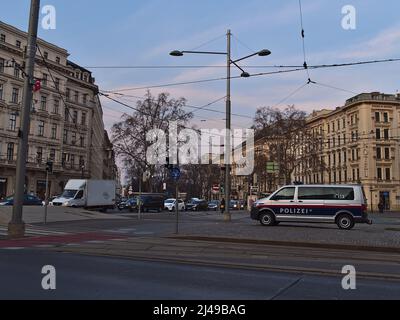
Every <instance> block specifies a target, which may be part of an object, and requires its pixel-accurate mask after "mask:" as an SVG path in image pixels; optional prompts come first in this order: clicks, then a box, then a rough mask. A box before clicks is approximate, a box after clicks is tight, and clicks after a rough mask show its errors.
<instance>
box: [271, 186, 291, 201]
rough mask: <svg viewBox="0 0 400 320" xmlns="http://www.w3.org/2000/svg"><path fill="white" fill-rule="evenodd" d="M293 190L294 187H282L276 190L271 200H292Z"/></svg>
mask: <svg viewBox="0 0 400 320" xmlns="http://www.w3.org/2000/svg"><path fill="white" fill-rule="evenodd" d="M295 190H296V188H283V189H282V190H280V191H278V193H276V194H275V195H274V196H273V197H272V198H271V200H293V198H294V191H295Z"/></svg>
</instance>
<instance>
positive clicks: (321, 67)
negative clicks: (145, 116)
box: [103, 58, 400, 93]
mask: <svg viewBox="0 0 400 320" xmlns="http://www.w3.org/2000/svg"><path fill="white" fill-rule="evenodd" d="M398 61H400V58H395V59H382V60H370V61H359V62H349V63H335V64H321V65H313V66H308V69H325V68H338V67H348V66H358V65H366V64H375V63H386V62H398ZM303 70H304V67H303V66H298V67H297V68H294V69H287V70H278V71H271V72H259V73H254V74H251V75H250V77H259V76H267V75H275V74H284V73H291V72H297V71H303ZM239 78H241V76H233V77H231V79H239ZM221 80H226V77H220V78H211V79H201V80H193V81H186V82H174V83H166V84H159V85H149V86H142V87H132V88H122V89H114V90H103V92H107V93H118V92H124V91H135V90H146V89H152V88H164V87H171V86H179V85H187V84H196V83H206V82H214V81H221Z"/></svg>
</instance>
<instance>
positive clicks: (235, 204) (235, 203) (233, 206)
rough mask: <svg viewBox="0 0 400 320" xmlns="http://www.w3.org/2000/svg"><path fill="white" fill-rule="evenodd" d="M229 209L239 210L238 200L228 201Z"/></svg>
mask: <svg viewBox="0 0 400 320" xmlns="http://www.w3.org/2000/svg"><path fill="white" fill-rule="evenodd" d="M229 209H230V210H239V209H240V203H239V201H238V200H231V201H229Z"/></svg>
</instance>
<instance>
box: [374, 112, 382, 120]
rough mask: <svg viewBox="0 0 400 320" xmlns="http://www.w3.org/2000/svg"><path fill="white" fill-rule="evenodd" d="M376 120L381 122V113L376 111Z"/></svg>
mask: <svg viewBox="0 0 400 320" xmlns="http://www.w3.org/2000/svg"><path fill="white" fill-rule="evenodd" d="M375 122H381V114H380V113H379V112H375Z"/></svg>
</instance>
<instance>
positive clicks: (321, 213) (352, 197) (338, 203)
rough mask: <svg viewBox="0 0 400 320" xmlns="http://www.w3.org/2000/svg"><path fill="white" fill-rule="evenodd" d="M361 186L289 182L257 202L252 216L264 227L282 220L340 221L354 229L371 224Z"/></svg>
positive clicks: (345, 227)
mask: <svg viewBox="0 0 400 320" xmlns="http://www.w3.org/2000/svg"><path fill="white" fill-rule="evenodd" d="M366 210H367V204H366V199H365V196H364V191H363V188H362V186H361V185H288V186H284V187H282V188H280V189H279V190H277V191H275V192H274V193H272V194H271V195H270V196H269V197H267V198H265V199H261V200H258V201H256V202H255V203H254V205H253V207H252V210H251V218H252V219H254V220H258V221H260V223H261V224H262V225H264V226H273V225H277V224H278V223H279V222H321V223H336V224H337V225H338V227H339V228H340V229H346V230H350V229H352V228H353V227H354V224H355V223H368V224H372V221H371V220H370V219H368V216H367V213H366Z"/></svg>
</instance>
